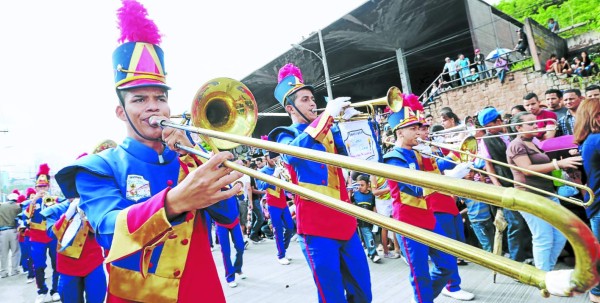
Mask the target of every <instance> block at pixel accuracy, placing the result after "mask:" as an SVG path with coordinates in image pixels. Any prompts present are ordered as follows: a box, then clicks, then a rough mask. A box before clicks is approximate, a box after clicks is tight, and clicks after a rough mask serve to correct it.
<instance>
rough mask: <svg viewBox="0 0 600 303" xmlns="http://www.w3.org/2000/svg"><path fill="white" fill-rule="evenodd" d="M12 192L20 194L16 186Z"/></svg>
mask: <svg viewBox="0 0 600 303" xmlns="http://www.w3.org/2000/svg"><path fill="white" fill-rule="evenodd" d="M12 193H13V194H17V195H20V194H21V193H20V192H19V190H18V189H16V188H15V189H13V191H12Z"/></svg>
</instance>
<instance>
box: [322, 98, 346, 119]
mask: <svg viewBox="0 0 600 303" xmlns="http://www.w3.org/2000/svg"><path fill="white" fill-rule="evenodd" d="M349 105H350V97H337V98H335V99H333V100H330V101H329V102H327V107H326V108H325V111H326V112H328V113H329V115H331V116H332V117H337V116H339V115H340V113H341V112H342V110H343V109H344V107H347V106H349Z"/></svg>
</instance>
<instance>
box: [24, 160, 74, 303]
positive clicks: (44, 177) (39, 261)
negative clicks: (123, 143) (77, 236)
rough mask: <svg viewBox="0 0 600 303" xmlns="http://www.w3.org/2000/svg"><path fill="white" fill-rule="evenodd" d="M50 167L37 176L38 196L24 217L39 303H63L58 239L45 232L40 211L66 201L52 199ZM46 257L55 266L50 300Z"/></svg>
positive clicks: (44, 167)
mask: <svg viewBox="0 0 600 303" xmlns="http://www.w3.org/2000/svg"><path fill="white" fill-rule="evenodd" d="M49 182H50V167H48V164H46V163H44V164H41V165H40V167H39V171H38V173H37V176H36V181H35V190H36V192H37V193H36V194H35V196H34V197H33V199H32V200H31V202H30V203H29V205H28V206H27V209H26V211H25V216H26V217H27V219H28V221H29V241H30V244H31V259H32V260H33V269H34V270H35V283H36V284H37V288H38V291H37V293H38V295H37V297H36V299H35V302H36V303H41V302H50V301H60V295H59V294H58V272H57V271H56V240H53V239H52V238H50V237H49V236H48V234H47V233H46V224H47V223H46V218H44V216H42V214H41V212H42V211H43V210H44V209H46V208H48V207H51V206H53V205H55V204H56V203H60V202H63V201H64V199H63V198H59V197H56V196H51V195H50V194H49V192H48V190H49V187H50V183H49ZM46 254H48V255H49V256H50V264H51V265H52V288H51V289H50V298H48V287H47V286H46V275H45V271H46Z"/></svg>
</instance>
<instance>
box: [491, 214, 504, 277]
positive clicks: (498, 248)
mask: <svg viewBox="0 0 600 303" xmlns="http://www.w3.org/2000/svg"><path fill="white" fill-rule="evenodd" d="M494 225H495V226H496V233H495V235H494V248H493V251H492V252H493V253H494V254H496V255H499V256H501V255H502V235H503V234H504V230H505V229H506V227H507V226H508V223H507V222H506V219H504V210H503V209H502V208H498V211H497V212H496V217H495V218H494ZM494 283H496V272H494Z"/></svg>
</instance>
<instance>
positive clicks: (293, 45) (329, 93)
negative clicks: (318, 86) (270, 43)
mask: <svg viewBox="0 0 600 303" xmlns="http://www.w3.org/2000/svg"><path fill="white" fill-rule="evenodd" d="M318 34H319V44H320V45H321V54H323V57H321V56H319V54H317V53H315V52H314V51H313V50H310V49H308V48H305V47H304V46H302V45H300V44H292V47H294V48H295V49H299V50H303V51H308V52H310V53H311V54H313V55H315V56H317V58H319V60H321V63H322V64H323V69H324V70H325V86H326V87H327V97H328V98H329V100H333V93H332V92H331V80H330V79H329V68H327V56H326V55H325V46H324V45H323V35H322V34H321V30H319V31H318Z"/></svg>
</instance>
